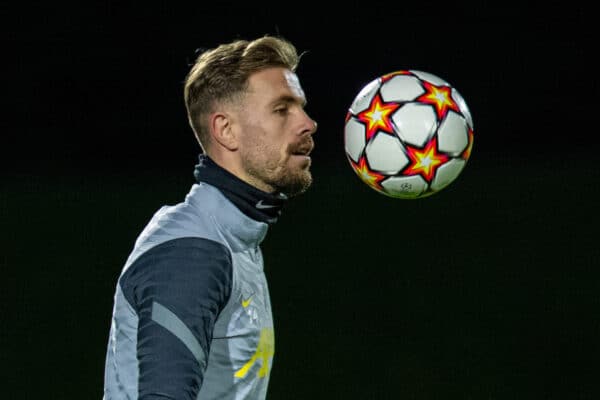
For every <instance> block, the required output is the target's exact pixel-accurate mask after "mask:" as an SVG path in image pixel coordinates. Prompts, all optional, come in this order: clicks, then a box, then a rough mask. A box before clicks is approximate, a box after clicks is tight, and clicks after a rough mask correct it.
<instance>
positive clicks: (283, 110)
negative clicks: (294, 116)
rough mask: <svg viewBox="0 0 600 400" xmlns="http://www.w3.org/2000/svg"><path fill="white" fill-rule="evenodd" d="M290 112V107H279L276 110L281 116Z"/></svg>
mask: <svg viewBox="0 0 600 400" xmlns="http://www.w3.org/2000/svg"><path fill="white" fill-rule="evenodd" d="M288 111H289V109H288V107H277V108H276V109H275V113H277V114H281V115H284V114H287V113H288Z"/></svg>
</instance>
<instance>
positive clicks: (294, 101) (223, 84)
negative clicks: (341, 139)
mask: <svg viewBox="0 0 600 400" xmlns="http://www.w3.org/2000/svg"><path fill="white" fill-rule="evenodd" d="M299 60H300V56H299V55H298V53H297V52H296V49H295V47H294V46H293V45H292V44H291V43H290V42H288V41H286V40H284V39H281V38H276V37H272V36H264V37H261V38H259V39H256V40H254V41H245V40H237V41H234V42H232V43H229V44H223V45H220V46H219V47H217V48H215V49H212V50H209V51H206V52H204V53H202V54H201V55H200V56H199V57H198V59H197V60H196V63H195V64H194V66H193V67H192V68H191V70H190V72H189V74H188V76H187V78H186V82H185V88H184V98H185V105H186V108H187V112H188V119H189V122H190V125H191V127H192V129H193V130H194V133H195V134H196V138H197V139H198V142H199V143H200V146H201V147H202V149H203V150H204V152H205V153H206V154H207V155H208V156H209V157H211V158H212V159H213V160H214V161H215V162H217V163H218V164H219V165H221V166H222V167H223V168H225V169H227V170H229V171H230V172H232V173H234V174H235V175H237V176H238V177H239V178H241V179H242V180H244V181H246V182H248V183H250V184H251V185H253V186H255V187H257V188H259V189H261V190H264V191H267V192H274V191H280V192H283V193H285V194H287V195H288V196H293V195H296V194H298V193H302V192H303V191H304V190H306V189H307V188H308V187H309V186H310V184H311V183H312V176H311V174H310V171H309V167H310V163H311V160H310V158H309V157H308V154H309V153H310V151H312V149H313V147H314V142H313V139H312V134H313V133H314V132H315V131H316V123H315V122H314V121H313V120H312V119H311V118H310V117H309V116H308V115H307V114H306V112H305V110H304V106H305V104H306V98H305V95H304V92H303V90H302V87H301V86H300V82H299V80H298V77H297V76H296V74H295V70H296V67H297V66H298V63H299Z"/></svg>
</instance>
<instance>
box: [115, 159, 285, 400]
mask: <svg viewBox="0 0 600 400" xmlns="http://www.w3.org/2000/svg"><path fill="white" fill-rule="evenodd" d="M195 176H196V179H197V183H195V184H193V185H192V187H191V190H190V191H189V193H188V194H187V195H186V197H185V200H184V201H183V202H181V203H180V204H176V205H172V206H164V207H162V208H161V209H159V210H158V211H157V212H156V214H155V215H154V216H153V217H152V218H151V220H150V222H149V223H148V224H147V226H146V227H145V229H144V230H143V231H142V233H141V234H140V235H139V237H138V238H137V240H136V242H135V245H134V248H133V250H132V252H131V254H130V255H129V257H128V259H127V261H126V263H125V265H124V267H123V269H122V272H121V274H120V276H119V278H118V281H117V287H116V292H115V295H114V307H113V314H112V321H111V327H110V336H109V340H108V348H107V354H106V364H105V380H104V383H105V384H104V397H103V398H104V400H117V399H119V400H120V399H144V400H149V399H160V400H166V399H174V400H187V399H219V400H229V399H232V400H238V399H264V398H265V397H266V394H267V387H268V383H269V376H270V372H271V368H272V364H273V356H274V351H275V342H274V329H273V317H272V313H271V302H270V297H269V289H268V285H267V280H266V277H265V274H264V270H263V256H262V252H261V249H260V244H261V242H262V241H263V239H264V238H265V235H266V233H267V230H268V227H269V224H272V223H274V222H275V221H276V220H277V217H278V216H279V213H280V209H281V207H282V205H283V203H284V202H285V200H286V198H285V196H284V195H282V194H269V193H265V192H262V191H260V190H258V189H256V188H254V187H252V186H250V185H247V184H246V183H244V182H242V181H241V180H239V179H238V178H236V177H235V176H233V175H231V174H229V173H228V172H227V171H225V170H224V169H222V168H220V167H219V166H217V165H216V164H215V163H214V162H212V161H211V160H210V159H209V158H207V157H205V156H200V162H199V164H198V165H197V166H196V170H195Z"/></svg>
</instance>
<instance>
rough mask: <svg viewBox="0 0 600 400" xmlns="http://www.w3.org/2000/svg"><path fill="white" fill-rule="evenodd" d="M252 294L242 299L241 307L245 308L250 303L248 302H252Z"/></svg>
mask: <svg viewBox="0 0 600 400" xmlns="http://www.w3.org/2000/svg"><path fill="white" fill-rule="evenodd" d="M252 296H254V295H252ZM252 296H250V297H248V298H247V299H246V300H244V299H242V307H244V308H246V307H248V306H249V305H250V303H251V302H252Z"/></svg>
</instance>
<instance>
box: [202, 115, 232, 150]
mask: <svg viewBox="0 0 600 400" xmlns="http://www.w3.org/2000/svg"><path fill="white" fill-rule="evenodd" d="M209 123H210V131H211V132H210V133H211V136H212V137H213V139H214V140H215V141H216V142H217V143H219V144H220V145H221V146H223V147H225V148H226V149H227V150H230V151H235V150H237V148H238V142H237V138H236V136H235V133H234V131H233V118H232V116H231V115H230V114H228V113H224V112H216V113H214V114H212V115H211V116H210V119H209Z"/></svg>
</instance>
